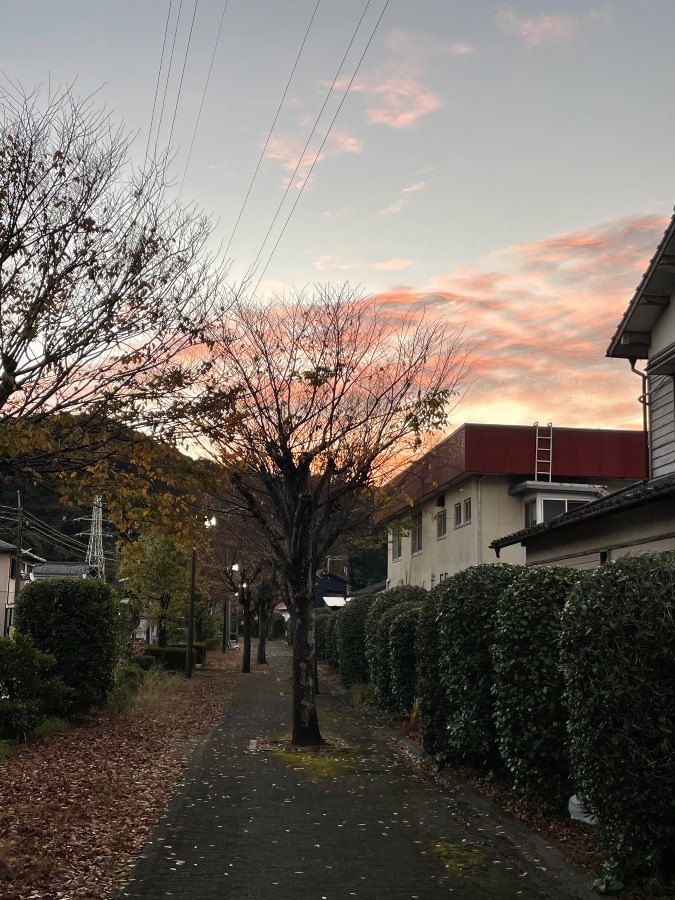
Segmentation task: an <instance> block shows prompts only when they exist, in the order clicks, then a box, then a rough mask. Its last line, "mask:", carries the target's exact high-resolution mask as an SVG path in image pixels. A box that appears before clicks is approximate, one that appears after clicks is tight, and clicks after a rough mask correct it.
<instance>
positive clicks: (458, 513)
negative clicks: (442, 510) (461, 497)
mask: <svg viewBox="0 0 675 900" xmlns="http://www.w3.org/2000/svg"><path fill="white" fill-rule="evenodd" d="M461 524H462V504H461V503H455V528H459V526H460V525H461Z"/></svg>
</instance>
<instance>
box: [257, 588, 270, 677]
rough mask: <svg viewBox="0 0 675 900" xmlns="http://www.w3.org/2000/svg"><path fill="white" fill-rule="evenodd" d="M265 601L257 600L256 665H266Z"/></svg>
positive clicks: (266, 623) (266, 624)
mask: <svg viewBox="0 0 675 900" xmlns="http://www.w3.org/2000/svg"><path fill="white" fill-rule="evenodd" d="M267 626H268V622H267V600H266V599H262V598H261V599H260V600H258V658H257V660H256V662H257V663H258V665H261V666H266V665H267Z"/></svg>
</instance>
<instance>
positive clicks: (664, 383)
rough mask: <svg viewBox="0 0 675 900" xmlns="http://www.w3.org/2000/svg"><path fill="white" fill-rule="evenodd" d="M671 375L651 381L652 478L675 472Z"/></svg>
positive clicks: (674, 422) (674, 402) (658, 376)
mask: <svg viewBox="0 0 675 900" xmlns="http://www.w3.org/2000/svg"><path fill="white" fill-rule="evenodd" d="M673 384H674V383H673V379H672V378H671V377H670V375H656V376H654V377H653V378H652V379H650V393H649V437H650V454H651V477H652V478H658V477H659V476H660V475H670V474H672V473H673V472H675V396H674V390H673Z"/></svg>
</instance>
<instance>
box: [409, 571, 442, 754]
mask: <svg viewBox="0 0 675 900" xmlns="http://www.w3.org/2000/svg"><path fill="white" fill-rule="evenodd" d="M443 584H445V582H442V583H441V585H438V586H437V587H435V588H434V589H433V590H432V591H430V592H429V599H428V600H427V602H426V603H423V604H422V606H421V607H420V609H419V611H418V613H417V627H416V629H415V659H416V661H417V662H416V668H417V683H416V688H415V702H416V708H417V724H418V725H419V729H420V740H421V742H422V749H423V750H424V752H425V753H428V754H430V755H432V756H436V757H438V756H439V755H440V754H442V753H443V750H444V747H445V739H446V738H445V731H446V724H447V721H448V713H447V709H446V706H447V703H446V696H445V693H444V692H443V691H442V690H441V687H440V684H439V681H438V675H439V668H438V661H439V659H440V653H441V647H440V630H439V619H440V616H441V608H442V603H443V596H444V595H443V593H442V591H441V590H440V588H441V587H442V585H443ZM439 761H440V760H439Z"/></svg>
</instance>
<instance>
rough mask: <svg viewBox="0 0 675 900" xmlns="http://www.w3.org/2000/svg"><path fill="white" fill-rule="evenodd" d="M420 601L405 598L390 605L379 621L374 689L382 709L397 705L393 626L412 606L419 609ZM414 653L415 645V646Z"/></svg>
mask: <svg viewBox="0 0 675 900" xmlns="http://www.w3.org/2000/svg"><path fill="white" fill-rule="evenodd" d="M419 606H420V604H419V602H418V603H415V601H414V600H404V601H402V602H401V603H396V604H394V606H390V607H389V609H386V610H385V611H384V612H383V613H382V615H381V616H380V618H379V620H378V622H377V632H376V636H377V640H376V642H375V645H374V647H375V652H376V664H375V667H374V668H375V671H376V672H377V677H376V680H375V681H373V690H374V694H375V702H376V703H377V705H378V706H380V707H382V709H388V710H393V709H394V707H395V702H394V696H393V693H392V659H391V637H390V633H391V627H392V625H393V623H394V621H395V620H396V618H397V617H398V616H400V615H401V613H403V612H406V611H407V610H409V609H411V608H413V607H414V608H415V609H418V608H419ZM413 654H414V647H413Z"/></svg>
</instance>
